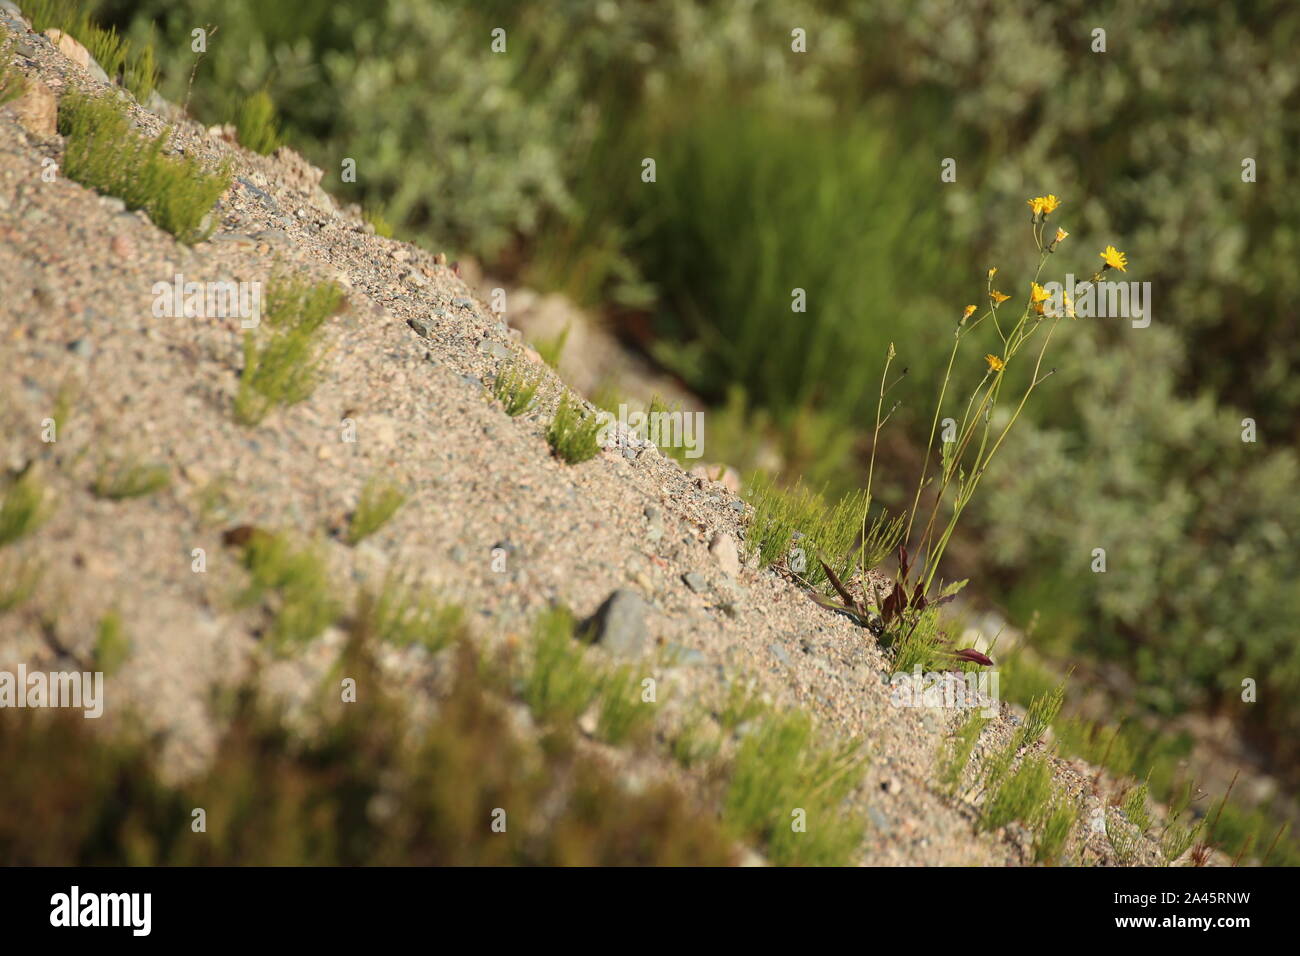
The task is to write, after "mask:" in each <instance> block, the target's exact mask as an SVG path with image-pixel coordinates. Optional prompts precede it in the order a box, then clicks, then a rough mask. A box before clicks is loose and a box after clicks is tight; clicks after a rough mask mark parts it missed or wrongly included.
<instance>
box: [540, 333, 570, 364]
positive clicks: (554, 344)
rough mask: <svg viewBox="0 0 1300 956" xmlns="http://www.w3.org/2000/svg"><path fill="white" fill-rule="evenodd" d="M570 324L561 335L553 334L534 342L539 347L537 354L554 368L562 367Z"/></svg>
mask: <svg viewBox="0 0 1300 956" xmlns="http://www.w3.org/2000/svg"><path fill="white" fill-rule="evenodd" d="M571 328H572V326H570V325H565V327H564V329H563V330H562V331H561V332H560V334H559V335H553V336H550V337H549V338H544V339H538V340H537V341H536V342H534V343H533V348H535V349H537V354H538V355H540V356H541V357H542V361H543V362H545V363H546V364H547V365H549V366H550V367H551V368H553V369H558V368H559V367H560V358H561V357H562V356H563V355H564V346H565V345H567V344H568V342H569V331H570V329H571Z"/></svg>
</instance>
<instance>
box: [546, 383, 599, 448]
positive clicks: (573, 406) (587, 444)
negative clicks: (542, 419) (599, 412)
mask: <svg viewBox="0 0 1300 956" xmlns="http://www.w3.org/2000/svg"><path fill="white" fill-rule="evenodd" d="M599 432H600V424H599V422H597V420H596V416H595V415H588V414H586V413H585V412H583V410H582V406H581V405H580V404H579V403H578V402H577V401H574V400H572V399H570V398H569V396H568V395H565V396H563V397H562V398H561V399H560V405H559V408H557V409H556V410H555V418H554V420H553V421H552V422H551V427H550V429H549V430H548V431H547V433H546V440H547V441H548V442H549V443H550V445H551V450H552V451H553V452H555V454H556V456H557V457H559V458H561V459H563V460H564V461H566V462H568V463H569V464H570V465H577V464H580V463H581V462H584V461H588V460H590V459H592V458H594V457H596V453H597V452H599V451H600V445H599V444H598V443H597V442H596V436H597V434H598V433H599Z"/></svg>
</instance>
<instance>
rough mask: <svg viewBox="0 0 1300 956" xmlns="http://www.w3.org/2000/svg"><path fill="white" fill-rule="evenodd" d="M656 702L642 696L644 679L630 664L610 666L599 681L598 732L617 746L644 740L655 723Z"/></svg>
mask: <svg viewBox="0 0 1300 956" xmlns="http://www.w3.org/2000/svg"><path fill="white" fill-rule="evenodd" d="M655 706H656V705H655V704H653V703H650V702H648V701H644V700H642V699H641V680H640V678H639V677H637V675H636V673H635V672H634V671H633V670H632V669H631V668H629V667H619V668H616V669H614V670H611V671H610V672H609V673H607V674H606V675H605V676H604V678H603V679H602V681H601V684H600V715H599V718H598V722H597V725H596V734H597V736H599V737H600V739H601V740H603V741H605V742H606V743H608V744H613V745H614V746H619V745H622V744H627V743H635V742H639V741H642V740H644V739H645V738H646V736H647V735H648V734H649V732H650V727H651V726H652V725H653V724H654V718H655Z"/></svg>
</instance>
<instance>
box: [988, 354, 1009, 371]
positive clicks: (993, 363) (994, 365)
mask: <svg viewBox="0 0 1300 956" xmlns="http://www.w3.org/2000/svg"><path fill="white" fill-rule="evenodd" d="M984 361H986V362H988V363H989V371H990V372H1000V371H1002V370H1003V369H1004V368H1006V367H1007V363H1006V362H1004V361H1002V359H1000V358H998V357H997V356H996V355H986V356H984Z"/></svg>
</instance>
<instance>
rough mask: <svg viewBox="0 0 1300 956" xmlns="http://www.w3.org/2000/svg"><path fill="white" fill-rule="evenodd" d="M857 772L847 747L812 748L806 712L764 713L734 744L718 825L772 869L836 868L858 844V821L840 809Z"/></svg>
mask: <svg viewBox="0 0 1300 956" xmlns="http://www.w3.org/2000/svg"><path fill="white" fill-rule="evenodd" d="M863 766H864V760H863V758H862V756H861V755H860V754H859V753H858V748H857V746H856V745H854V744H847V745H844V746H840V747H836V748H831V749H828V748H825V747H823V746H821V745H819V744H818V742H817V738H816V737H815V736H814V732H813V725H812V721H811V719H810V718H809V717H808V716H807V715H806V714H803V713H801V712H798V711H795V712H790V713H785V714H772V715H769V716H768V717H766V718H764V719H763V720H762V721H761V722H760V724H759V726H758V727H757V728H756V729H755V730H754V731H753V732H752V733H750V734H747V735H746V736H745V737H744V739H743V740H742V741H741V743H740V747H739V749H738V751H737V753H736V758H735V762H734V765H733V767H732V771H731V780H730V783H729V785H728V788H727V793H726V796H725V798H724V801H723V821H724V823H726V824H727V825H728V826H729V827H730V828H731V829H732V830H733V831H734V832H735V833H736V834H737V835H738V836H739V837H741V838H744V839H751V840H756V841H758V842H759V843H760V844H762V846H763V848H764V850H765V852H766V854H767V856H768V858H769V859H770V860H771V861H772V862H773V863H776V864H779V865H785V864H794V865H804V866H842V865H844V864H846V863H848V862H850V861H851V859H852V857H853V854H854V853H855V852H856V850H857V848H858V846H859V844H860V843H861V840H862V833H863V829H864V826H863V823H862V820H861V819H859V818H858V817H857V816H856V815H855V814H853V813H851V812H848V811H846V810H845V808H844V807H843V803H844V801H845V799H846V798H847V797H848V795H849V794H850V793H851V792H852V791H853V790H854V788H855V787H856V786H857V784H858V782H859V780H860V779H861V775H862V770H863ZM796 811H802V825H803V827H804V829H803V830H799V829H797V828H796V827H797V826H799V825H800V823H801V816H800V815H799V814H798V813H797V812H796Z"/></svg>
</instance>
